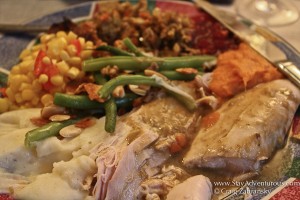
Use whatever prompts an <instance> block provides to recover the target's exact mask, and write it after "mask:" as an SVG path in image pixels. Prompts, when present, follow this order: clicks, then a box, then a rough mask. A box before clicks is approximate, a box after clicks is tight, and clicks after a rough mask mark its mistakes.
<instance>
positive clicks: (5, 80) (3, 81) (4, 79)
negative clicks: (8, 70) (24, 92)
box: [0, 71, 8, 87]
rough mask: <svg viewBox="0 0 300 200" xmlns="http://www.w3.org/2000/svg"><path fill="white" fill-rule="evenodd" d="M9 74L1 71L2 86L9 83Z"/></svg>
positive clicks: (0, 83)
mask: <svg viewBox="0 0 300 200" xmlns="http://www.w3.org/2000/svg"><path fill="white" fill-rule="evenodd" d="M7 80H8V75H7V74H5V73H3V72H1V71H0V87H4V86H6V85H7Z"/></svg>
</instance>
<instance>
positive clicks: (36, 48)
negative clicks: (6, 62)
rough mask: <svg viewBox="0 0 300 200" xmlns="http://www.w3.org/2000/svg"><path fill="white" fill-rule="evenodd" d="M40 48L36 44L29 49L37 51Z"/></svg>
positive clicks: (40, 46)
mask: <svg viewBox="0 0 300 200" xmlns="http://www.w3.org/2000/svg"><path fill="white" fill-rule="evenodd" d="M41 48H42V45H40V44H36V45H34V46H33V47H32V48H31V51H39V50H40V49H41Z"/></svg>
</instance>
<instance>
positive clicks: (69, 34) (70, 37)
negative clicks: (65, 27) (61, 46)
mask: <svg viewBox="0 0 300 200" xmlns="http://www.w3.org/2000/svg"><path fill="white" fill-rule="evenodd" d="M76 38H77V35H76V34H75V33H74V32H72V31H70V32H69V33H68V35H67V41H68V42H70V41H71V40H75V39H76Z"/></svg>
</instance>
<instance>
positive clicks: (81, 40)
mask: <svg viewBox="0 0 300 200" xmlns="http://www.w3.org/2000/svg"><path fill="white" fill-rule="evenodd" d="M78 40H79V43H80V46H81V48H84V45H85V39H84V38H83V37H79V38H78Z"/></svg>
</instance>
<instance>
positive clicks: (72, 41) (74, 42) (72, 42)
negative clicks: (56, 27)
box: [70, 39, 81, 56]
mask: <svg viewBox="0 0 300 200" xmlns="http://www.w3.org/2000/svg"><path fill="white" fill-rule="evenodd" d="M70 44H72V45H74V46H75V48H76V55H77V56H80V53H81V44H80V41H79V40H78V39H74V40H71V41H70Z"/></svg>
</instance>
